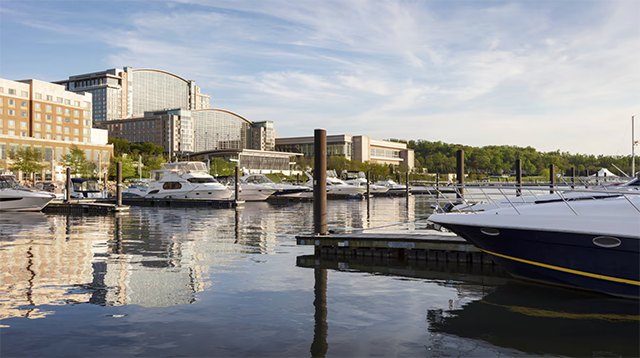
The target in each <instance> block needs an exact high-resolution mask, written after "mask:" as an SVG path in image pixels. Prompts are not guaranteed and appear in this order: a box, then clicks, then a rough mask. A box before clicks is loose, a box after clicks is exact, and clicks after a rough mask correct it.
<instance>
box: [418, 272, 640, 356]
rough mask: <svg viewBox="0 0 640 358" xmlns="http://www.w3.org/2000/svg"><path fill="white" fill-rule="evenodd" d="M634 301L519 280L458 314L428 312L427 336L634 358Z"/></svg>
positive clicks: (638, 320)
mask: <svg viewBox="0 0 640 358" xmlns="http://www.w3.org/2000/svg"><path fill="white" fill-rule="evenodd" d="M639 310H640V309H639V307H638V302H637V301H630V300H621V299H617V298H609V297H607V296H603V295H597V294H591V293H585V292H580V291H575V290H568V289H561V288H555V287H548V286H539V285H535V284H528V283H523V282H518V281H511V282H509V283H508V284H506V285H501V286H498V287H497V288H496V290H495V291H493V292H491V293H489V294H488V295H486V296H484V297H483V298H482V299H481V300H477V301H473V302H469V303H467V304H465V305H464V306H463V307H461V308H459V309H453V310H448V311H447V310H430V311H429V312H428V314H427V319H428V321H429V324H430V330H431V331H432V332H440V333H446V334H453V335H456V336H458V337H463V338H472V339H479V340H483V341H486V342H488V343H491V344H493V345H497V346H501V347H507V348H513V349H517V350H519V351H522V352H527V353H533V354H540V353H544V354H554V355H566V356H576V357H638V356H639V355H640V350H639V347H638V344H639V339H640V338H639V337H640V328H639V327H640V316H639V314H640V312H639Z"/></svg>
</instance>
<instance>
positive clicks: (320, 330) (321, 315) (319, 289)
mask: <svg viewBox="0 0 640 358" xmlns="http://www.w3.org/2000/svg"><path fill="white" fill-rule="evenodd" d="M313 274H314V277H315V285H314V286H313V293H314V296H315V299H314V300H313V306H314V308H315V315H314V318H315V325H314V328H313V342H312V343H311V356H312V357H324V356H325V355H326V354H327V350H328V349H329V345H328V343H327V332H328V330H329V325H328V324H327V270H326V269H321V268H315V269H314V270H313Z"/></svg>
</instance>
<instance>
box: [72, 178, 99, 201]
mask: <svg viewBox="0 0 640 358" xmlns="http://www.w3.org/2000/svg"><path fill="white" fill-rule="evenodd" d="M69 196H70V197H71V198H73V199H99V198H102V197H104V194H103V192H102V191H101V190H100V182H98V181H97V180H96V179H83V178H71V192H70V193H69Z"/></svg>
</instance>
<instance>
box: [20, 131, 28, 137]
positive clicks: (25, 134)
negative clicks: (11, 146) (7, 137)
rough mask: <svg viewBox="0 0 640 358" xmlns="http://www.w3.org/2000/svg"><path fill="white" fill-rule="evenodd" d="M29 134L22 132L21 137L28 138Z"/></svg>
mask: <svg viewBox="0 0 640 358" xmlns="http://www.w3.org/2000/svg"><path fill="white" fill-rule="evenodd" d="M27 134H28V133H27V132H20V135H21V136H22V137H26V136H27Z"/></svg>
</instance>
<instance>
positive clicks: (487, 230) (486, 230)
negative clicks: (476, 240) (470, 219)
mask: <svg viewBox="0 0 640 358" xmlns="http://www.w3.org/2000/svg"><path fill="white" fill-rule="evenodd" d="M480 232H481V233H483V234H485V235H489V236H498V235H500V231H498V230H497V229H493V228H490V227H483V228H482V229H480Z"/></svg>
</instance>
